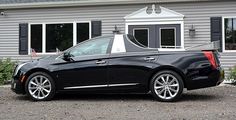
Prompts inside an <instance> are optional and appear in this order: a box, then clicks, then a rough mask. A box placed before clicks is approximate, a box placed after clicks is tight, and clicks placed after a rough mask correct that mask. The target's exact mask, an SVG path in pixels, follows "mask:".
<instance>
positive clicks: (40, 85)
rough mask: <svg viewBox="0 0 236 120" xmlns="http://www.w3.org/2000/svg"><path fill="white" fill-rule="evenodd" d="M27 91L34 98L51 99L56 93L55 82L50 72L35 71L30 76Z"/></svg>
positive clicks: (39, 99)
mask: <svg viewBox="0 0 236 120" xmlns="http://www.w3.org/2000/svg"><path fill="white" fill-rule="evenodd" d="M25 91H26V93H27V95H28V96H29V97H30V98H31V99H32V100H35V101H45V100H51V99H52V98H53V96H54V94H55V83H54V81H53V79H52V78H51V76H49V75H48V74H46V73H44V72H35V73H33V74H31V75H30V76H29V77H28V79H27V81H26V84H25Z"/></svg>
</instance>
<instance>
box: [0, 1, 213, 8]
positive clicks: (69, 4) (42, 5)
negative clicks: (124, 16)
mask: <svg viewBox="0 0 236 120" xmlns="http://www.w3.org/2000/svg"><path fill="white" fill-rule="evenodd" d="M201 1H217V0H109V1H107V0H77V1H60V2H33V3H13V4H0V9H23V8H24V9H25V8H48V7H72V6H78V7H79V6H102V5H122V4H126V5H127V4H144V3H145V4H149V3H152V4H153V3H177V2H178V3H179V2H201Z"/></svg>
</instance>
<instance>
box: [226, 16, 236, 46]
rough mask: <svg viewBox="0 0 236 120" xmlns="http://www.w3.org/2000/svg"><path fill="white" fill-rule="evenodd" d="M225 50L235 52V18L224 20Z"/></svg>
mask: <svg viewBox="0 0 236 120" xmlns="http://www.w3.org/2000/svg"><path fill="white" fill-rule="evenodd" d="M224 26H225V28H224V30H225V50H236V18H225V20H224Z"/></svg>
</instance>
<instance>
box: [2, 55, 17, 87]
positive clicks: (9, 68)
mask: <svg viewBox="0 0 236 120" xmlns="http://www.w3.org/2000/svg"><path fill="white" fill-rule="evenodd" d="M15 65H16V62H13V61H12V60H11V59H10V58H7V59H5V60H0V85H2V84H5V83H6V82H7V81H8V80H11V79H12V74H13V71H14V68H15Z"/></svg>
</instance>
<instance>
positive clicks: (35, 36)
mask: <svg viewBox="0 0 236 120" xmlns="http://www.w3.org/2000/svg"><path fill="white" fill-rule="evenodd" d="M31 48H32V49H34V50H35V51H36V52H42V25H41V24H35V25H31Z"/></svg>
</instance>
